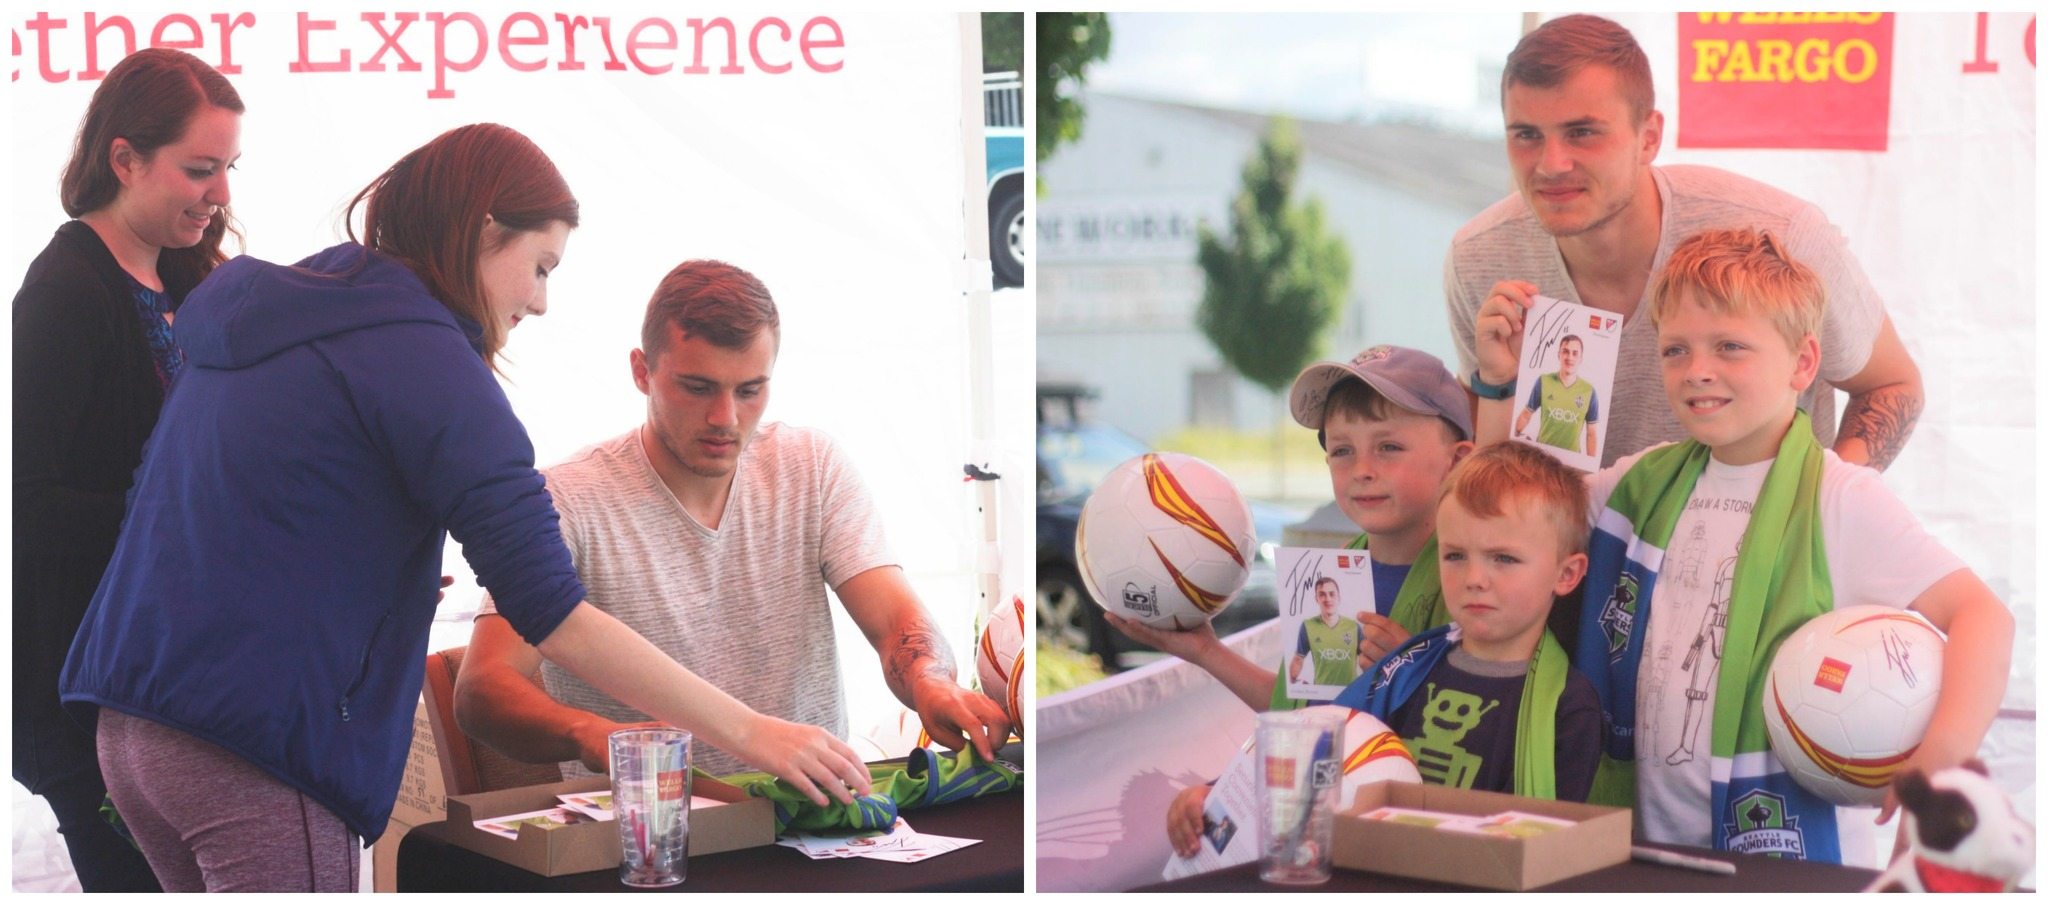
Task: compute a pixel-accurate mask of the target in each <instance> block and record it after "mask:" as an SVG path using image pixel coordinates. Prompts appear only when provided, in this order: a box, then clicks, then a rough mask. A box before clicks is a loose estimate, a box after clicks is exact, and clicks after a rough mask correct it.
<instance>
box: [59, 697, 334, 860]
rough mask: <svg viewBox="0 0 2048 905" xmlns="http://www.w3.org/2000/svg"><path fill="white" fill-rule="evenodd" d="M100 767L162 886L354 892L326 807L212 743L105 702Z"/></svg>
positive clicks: (115, 802) (100, 734)
mask: <svg viewBox="0 0 2048 905" xmlns="http://www.w3.org/2000/svg"><path fill="white" fill-rule="evenodd" d="M99 743H100V769H101V770H102V771H103V772H105V773H106V777H107V792H108V794H109V795H111V796H113V799H114V807H115V808H117V809H119V810H120V812H121V819H122V820H123V821H124V822H126V823H127V825H128V829H129V830H130V831H131V832H133V833H134V834H135V841H136V843H137V844H139V845H141V846H142V854H143V857H145V858H147V859H148V860H149V867H150V870H153V871H155V872H156V877H157V880H158V881H159V882H161V883H162V884H163V887H164V891H165V892H355V891H356V889H357V884H358V882H359V880H358V874H357V871H358V870H359V865H360V864H361V861H362V845H361V842H360V840H359V839H358V837H357V836H356V835H355V834H354V833H352V832H350V831H349V829H348V826H347V825H346V824H344V823H342V822H341V819H340V818H338V817H335V816H334V814H333V813H331V812H329V811H328V810H327V809H326V808H324V807H322V806H320V804H319V803H317V802H315V801H313V800H312V799H310V798H307V797H306V796H305V794H304V793H302V792H300V791H299V790H297V789H294V788H292V787H290V786H288V785H285V784H284V783H281V782H278V781H277V780H276V779H274V778H272V777H271V776H270V774H268V773H265V772H263V771H262V770H260V769H258V768H256V767H255V766H253V765H251V764H250V763H249V762H248V761H245V760H243V759H241V758H239V757H236V756H235V755H233V754H230V753H228V752H227V751H226V750H223V749H222V748H220V747H219V746H216V745H214V744H212V743H209V742H204V741H201V740H199V739H196V738H193V737H192V736H190V735H187V734H185V733H183V732H180V731H178V730H176V729H172V728H170V727H168V726H165V725H162V724H161V723H155V722H151V721H149V720H145V719H140V718H137V717H132V716H129V715H127V714H125V713H121V712H119V711H116V710H111V709H106V708H102V709H101V710H100V722H99Z"/></svg>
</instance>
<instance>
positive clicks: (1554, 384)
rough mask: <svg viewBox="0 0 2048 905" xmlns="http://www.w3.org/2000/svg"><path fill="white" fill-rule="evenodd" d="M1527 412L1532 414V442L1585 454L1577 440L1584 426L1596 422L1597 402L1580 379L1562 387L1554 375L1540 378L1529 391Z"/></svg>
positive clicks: (1590, 383)
mask: <svg viewBox="0 0 2048 905" xmlns="http://www.w3.org/2000/svg"><path fill="white" fill-rule="evenodd" d="M1528 409H1529V410H1530V411H1532V412H1535V413H1536V420H1537V425H1538V427H1537V429H1536V442H1538V443H1541V444H1543V445H1544V446H1550V447H1555V448H1557V449H1568V450H1571V451H1572V452H1584V451H1585V450H1584V449H1583V448H1581V447H1580V445H1579V440H1580V439H1581V438H1583V437H1585V436H1586V425H1588V424H1592V423H1594V422H1597V421H1599V420H1600V399H1599V397H1597V396H1595V395H1594V394H1593V384H1592V382H1591V381H1589V380H1587V379H1586V378H1584V377H1580V378H1579V379H1577V380H1575V381H1573V382H1572V385H1571V386H1565V385H1564V381H1562V380H1559V379H1557V375H1556V374H1545V375H1543V376H1542V377H1540V378H1538V379H1537V381H1536V386H1535V387H1533V388H1531V389H1530V390H1529V405H1528Z"/></svg>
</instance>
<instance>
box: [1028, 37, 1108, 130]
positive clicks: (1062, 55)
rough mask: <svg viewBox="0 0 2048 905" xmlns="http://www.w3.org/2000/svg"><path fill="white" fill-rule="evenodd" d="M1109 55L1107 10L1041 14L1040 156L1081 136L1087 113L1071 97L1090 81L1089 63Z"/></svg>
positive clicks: (1039, 61) (1039, 64) (1039, 70)
mask: <svg viewBox="0 0 2048 905" xmlns="http://www.w3.org/2000/svg"><path fill="white" fill-rule="evenodd" d="M1108 56H1109V14H1108V13H1039V14H1038V159H1039V160H1040V161H1041V162H1042V161H1044V160H1045V159H1046V158H1048V157H1051V156H1052V152H1053V149H1055V148H1057V147H1059V146H1060V144H1061V143H1062V142H1070V141H1073V140H1074V139H1077V138H1080V137H1081V120H1082V119H1083V118H1084V117H1085V116H1086V115H1087V111H1085V110H1083V109H1082V107H1081V102H1080V101H1079V100H1078V99H1076V98H1073V97H1071V96H1065V97H1063V96H1062V92H1064V93H1065V94H1068V95H1071V94H1072V93H1073V92H1074V91H1075V90H1076V89H1078V88H1080V87H1081V86H1082V85H1084V84H1086V83H1087V81H1088V64H1090V63H1093V62H1095V61H1096V60H1101V59H1105V58H1107V57H1108Z"/></svg>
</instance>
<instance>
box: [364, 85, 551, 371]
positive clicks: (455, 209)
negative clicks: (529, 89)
mask: <svg viewBox="0 0 2048 905" xmlns="http://www.w3.org/2000/svg"><path fill="white" fill-rule="evenodd" d="M357 207H362V208H363V232H362V237H361V238H360V239H358V238H357V236H356V231H355V227H354V225H353V221H354V219H355V212H356V208H357ZM577 212H578V207H577V204H576V196H575V195H572V194H570V193H569V184H568V183H567V182H565V181H563V179H562V174H561V172H560V171H559V170H556V169H555V164H554V161H551V160H549V159H548V156H547V155H546V154H543V153H541V150H540V148H539V147H538V146H536V145H535V144H534V143H533V141H532V140H531V139H528V138H527V137H526V136H524V135H521V134H519V133H518V132H516V131H514V130H512V129H509V128H506V127H504V126H500V125H497V124H496V123H477V124H475V125H469V126H460V127H457V128H454V129H450V130H448V131H446V132H443V133H441V135H440V136H439V137H437V138H435V139H434V140H433V141H430V142H427V143H426V144H424V145H421V146H420V147H418V148H416V149H414V150H413V151H412V153H410V154H407V155H405V156H404V157H401V158H399V159H398V162H397V163H394V164H392V165H391V168H390V169H387V170H385V171H384V172H383V174H381V175H379V176H378V177H377V178H376V179H373V180H371V181H370V184H369V185H367V186H364V187H363V190H362V191H360V192H357V193H356V197H355V198H354V200H351V201H350V202H349V203H348V214H347V218H346V219H347V220H348V221H349V225H348V236H349V238H350V239H353V240H355V241H359V242H361V243H362V244H363V245H364V246H365V247H367V248H371V249H375V250H377V251H380V252H383V253H384V254H387V255H390V256H392V257H394V258H397V259H398V260H400V261H402V262H404V263H405V265H406V266H407V267H408V268H411V270H412V272H413V273H414V274H416V275H418V276H419V278H420V282H423V283H425V284H426V285H427V291H428V292H430V293H432V294H433V296H434V298H436V299H439V300H440V301H441V304H443V305H446V306H448V310H449V311H452V312H454V313H456V314H459V315H461V316H463V317H466V318H469V319H470V320H472V321H475V322H476V323H477V324H479V325H481V326H482V327H483V347H484V358H485V359H486V360H488V361H490V362H491V363H492V367H494V368H495V367H496V366H497V356H498V350H500V349H502V348H504V346H505V325H504V324H501V323H499V322H498V319H497V318H494V317H491V316H490V312H489V311H488V310H487V306H486V302H485V299H484V294H483V287H482V286H481V285H480V284H479V272H478V269H477V268H478V266H479V264H480V262H481V260H482V258H483V254H484V253H485V252H486V251H491V250H494V249H496V248H498V247H499V246H502V245H504V244H505V243H506V242H508V241H511V239H512V236H513V234H514V233H519V232H530V231H533V230H538V229H546V228H547V227H548V225H549V224H551V223H564V224H567V225H568V226H569V227H570V228H572V229H573V228H575V226H576V225H577V220H578V213H577ZM486 215H489V216H490V218H491V219H493V220H495V221H497V223H498V225H499V226H501V227H503V230H502V231H500V232H498V233H497V235H496V236H495V237H494V241H493V242H492V244H491V247H490V248H484V247H483V244H484V217H485V216H486Z"/></svg>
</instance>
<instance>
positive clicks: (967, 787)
mask: <svg viewBox="0 0 2048 905" xmlns="http://www.w3.org/2000/svg"><path fill="white" fill-rule="evenodd" d="M868 777H869V781H870V784H871V785H872V786H873V789H874V793H873V794H871V795H863V796H857V797H855V798H854V799H853V803H852V804H840V803H838V802H836V801H834V802H832V803H831V804H828V805H825V806H823V807H820V806H819V805H818V804H817V803H816V802H813V801H812V800H811V799H810V798H808V797H806V796H805V795H804V794H803V793H802V792H799V791H797V790H796V788H795V787H794V786H791V785H790V784H789V783H788V782H787V781H784V780H781V779H777V778H775V777H774V776H771V775H769V774H767V773H742V774H739V775H737V776H728V777H726V778H725V781H726V782H728V783H730V784H732V785H735V786H738V787H740V788H741V789H744V790H746V793H747V794H748V795H750V796H753V797H755V798H766V799H768V800H769V801H770V802H772V803H773V804H774V805H775V834H776V835H778V836H779V835H782V834H783V833H784V832H787V831H790V830H795V831H799V832H825V831H850V832H859V831H862V830H886V829H888V828H889V827H891V826H894V825H895V824H896V814H897V812H898V811H912V810H916V809H918V808H926V807H931V806H933V805H941V804H947V803H950V802H955V801H960V800H962V799H967V798H980V797H982V796H983V795H995V794H998V793H1001V792H1008V791H1010V790H1011V789H1014V788H1016V787H1017V784H1018V783H1019V782H1021V781H1022V777H1023V771H1022V770H1019V769H1018V768H1017V767H1016V766H1015V765H1012V764H1008V763H1004V762H1003V761H1000V760H994V761H985V760H982V759H981V755H980V754H978V753H977V752H975V750H974V749H973V748H971V747H970V748H968V749H966V750H964V751H959V752H953V753H944V752H939V751H934V750H932V749H930V748H917V749H915V750H912V751H911V752H910V757H908V758H906V759H905V760H904V761H903V762H902V763H896V762H884V763H876V764H869V765H868Z"/></svg>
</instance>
